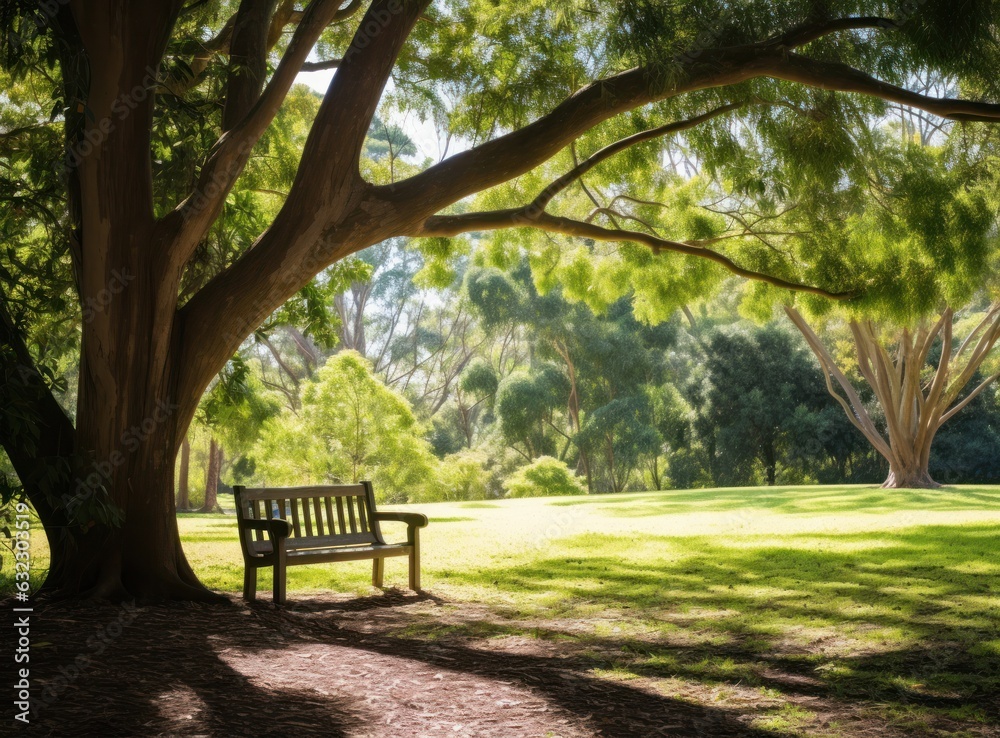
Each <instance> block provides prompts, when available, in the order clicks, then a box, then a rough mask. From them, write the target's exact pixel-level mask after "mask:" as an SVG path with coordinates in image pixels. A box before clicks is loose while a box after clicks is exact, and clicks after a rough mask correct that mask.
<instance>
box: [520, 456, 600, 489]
mask: <svg viewBox="0 0 1000 738" xmlns="http://www.w3.org/2000/svg"><path fill="white" fill-rule="evenodd" d="M504 489H505V490H506V491H507V496H508V497H547V496H550V495H582V494H585V493H586V491H587V489H586V487H585V486H584V485H583V484H582V483H581V482H580V480H578V479H577V478H576V476H575V475H574V474H573V472H572V471H571V470H570V468H569V467H568V466H566V464H565V463H563V462H562V461H559V459H554V458H552V457H551V456H539V457H538V458H537V459H535V460H534V461H532V462H531V463H530V464H528V465H527V466H524V467H521V468H520V469H518V470H517V471H516V472H515V473H514V474H513V475H512V476H511V477H510V478H509V479H508V480H507V481H506V482H504Z"/></svg>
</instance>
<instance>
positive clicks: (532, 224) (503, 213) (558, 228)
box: [409, 205, 856, 300]
mask: <svg viewBox="0 0 1000 738" xmlns="http://www.w3.org/2000/svg"><path fill="white" fill-rule="evenodd" d="M530 208H531V206H530V205H529V206H526V207H524V208H512V209H508V210H494V211H492V212H482V213H465V214H462V215H437V216H433V217H431V218H428V219H427V220H426V221H425V222H424V223H423V225H421V226H420V227H419V228H418V229H417V230H415V231H414V232H413V233H411V234H409V235H412V236H445V237H448V236H457V235H458V234H460V233H468V232H470V231H495V230H501V229H505V228H518V227H522V228H537V229H539V230H542V231H548V232H550V233H561V234H563V235H567V236H578V237H581V238H592V239H594V240H595V241H631V242H634V243H641V244H643V245H644V246H648V247H649V248H651V249H652V250H653V253H655V254H658V253H660V252H661V251H671V252H674V253H678V254H684V255H685V256H695V257H697V258H699V259H708V260H709V261H713V262H715V263H716V264H719V265H720V266H722V267H724V268H725V269H726V270H728V271H730V272H732V273H733V274H736V275H737V276H740V277H744V278H746V279H752V280H755V281H758V282H766V283H767V284H771V285H774V286H775V287H780V288H782V289H788V290H795V291H797V292H808V293H811V294H814V295H821V296H823V297H828V298H830V299H833V300H847V299H850V298H851V297H854V296H855V295H856V293H854V292H831V291H829V290H825V289H823V288H821V287H814V286H812V285H806V284H800V283H798V282H791V281H788V280H785V279H781V278H780V277H774V276H772V275H769V274H762V273H760V272H755V271H753V270H750V269H744V268H743V267H741V266H739V265H738V264H736V262H734V261H733V260H732V259H730V258H729V257H727V256H725V255H724V254H720V253H719V252H717V251H712V250H710V249H707V248H704V247H702V246H699V245H697V242H688V243H681V242H679V241H671V240H668V239H665V238H659V237H657V236H653V235H651V234H648V233H642V232H640V231H629V230H624V229H618V228H604V227H603V226H599V225H595V224H593V223H587V222H585V221H581V220H574V219H572V218H564V217H561V216H556V215H550V214H549V213H544V212H543V213H535V212H533V211H531V210H530Z"/></svg>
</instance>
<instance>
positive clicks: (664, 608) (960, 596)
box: [180, 487, 1000, 735]
mask: <svg viewBox="0 0 1000 738" xmlns="http://www.w3.org/2000/svg"><path fill="white" fill-rule="evenodd" d="M399 509H409V508H407V507H405V506H403V507H400V508H399ZM412 509H415V510H419V511H421V512H424V513H426V514H427V515H428V516H429V517H430V521H431V522H430V525H429V527H428V528H426V529H425V530H424V532H423V538H422V542H423V557H424V558H423V583H424V587H425V589H426V590H428V591H429V592H430V593H432V594H433V595H434V596H435V597H437V598H440V600H441V601H443V602H444V603H446V605H445V610H447V611H448V612H450V613H452V615H451V616H449V617H437V616H433V615H422V616H419V617H414V618H413V619H412V621H411V622H407V623H406V624H405V627H404V630H405V634H406V635H407V636H408V637H418V638H428V639H434V638H446V637H456V638H473V639H482V638H500V639H502V638H506V637H512V636H513V637H519V638H530V639H541V640H544V641H548V642H550V643H553V644H557V645H558V646H559V647H560V648H564V649H567V651H572V652H573V653H574V654H575V655H577V656H580V655H581V654H582V656H583V657H585V658H588V659H590V660H591V662H592V664H593V671H594V673H596V674H600V675H602V676H605V677H606V678H609V679H629V680H634V679H640V680H647V681H648V682H649V684H650V685H652V688H655V689H658V690H661V691H664V692H665V693H669V694H671V695H673V696H680V697H682V698H685V699H691V700H695V701H706V700H708V701H713V702H717V703H721V704H722V705H726V706H731V707H733V708H734V709H739V708H740V706H741V705H746V704H749V703H751V702H752V703H754V704H755V705H756V708H755V709H756V717H755V718H754V724H756V725H758V726H760V727H766V728H770V729H772V730H778V731H789V732H791V733H801V732H803V731H804V732H805V733H806V734H808V735H855V734H859V733H858V731H859V730H860V729H859V728H858V726H859V725H862V724H864V725H868V728H866V730H867V729H869V728H871V727H872V726H875V728H877V729H880V730H888V731H889V732H888V733H885V734H886V735H890V734H894V731H902V733H911V734H918V735H937V734H941V735H996V734H997V732H994V731H1000V706H998V705H997V698H996V695H997V694H1000V543H998V533H1000V488H981V487H980V488H974V487H959V488H949V489H945V490H935V491H887V490H881V489H877V488H872V487H798V488H792V487H788V488H754V489H723V490H694V491H675V492H657V493H642V494H627V495H615V496H590V497H572V498H566V497H562V498H541V499H521V500H504V501H495V502H494V501H491V502H467V503H438V504H423V505H418V506H414V507H413V508H412ZM180 529H181V535H182V538H183V540H184V546H185V551H186V552H187V554H188V557H189V559H190V561H191V563H192V565H193V566H194V568H195V571H196V572H197V573H198V575H199V576H200V577H201V578H202V581H204V582H205V583H206V584H207V585H208V586H210V587H213V588H216V589H221V590H227V591H238V590H239V589H240V588H241V584H242V570H243V569H242V560H241V556H240V551H239V545H238V543H237V540H236V537H235V529H236V525H235V521H234V519H233V518H232V517H229V516H223V515H183V516H181V518H180ZM385 532H386V534H387V537H389V538H392V537H393V535H399V536H401V535H402V530H401V528H400V529H395V528H390V527H389V526H388V525H387V526H385ZM369 576H370V564H369V563H368V562H358V563H351V564H333V565H321V566H300V567H293V568H291V569H290V570H289V581H288V587H289V597H290V599H291V600H293V601H294V599H295V597H296V595H297V594H299V595H305V593H307V592H310V591H328V590H333V591H336V592H340V593H354V594H358V595H362V594H365V595H367V594H371V593H372V589H371V587H370V580H369ZM405 582H406V574H405V559H394V560H393V559H390V560H388V561H387V564H386V584H387V585H397V586H400V587H403V586H405ZM258 587H259V589H260V590H261V591H265V594H264V596H265V597H266V596H267V594H266V590H269V589H270V582H269V576H268V572H262V573H261V575H260V580H259V583H258ZM463 609H465V610H468V611H469V613H470V614H468V615H467V616H462V613H463ZM852 726H853V727H852ZM879 726H882V727H881V728H879Z"/></svg>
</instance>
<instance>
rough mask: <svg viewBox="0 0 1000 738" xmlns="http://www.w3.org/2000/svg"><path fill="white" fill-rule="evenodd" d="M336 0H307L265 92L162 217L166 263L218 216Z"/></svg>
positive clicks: (181, 255) (184, 256) (189, 248)
mask: <svg viewBox="0 0 1000 738" xmlns="http://www.w3.org/2000/svg"><path fill="white" fill-rule="evenodd" d="M339 2H340V0H313V1H312V2H311V3H310V4H309V7H308V8H306V10H305V12H304V13H303V17H302V20H301V21H300V22H299V24H298V26H297V27H296V29H295V34H294V35H293V37H292V40H291V42H290V43H289V45H288V49H287V50H286V51H285V55H284V56H283V57H282V59H281V62H280V63H279V64H278V68H277V69H276V70H275V72H274V75H273V76H272V78H271V80H270V82H268V84H267V86H266V87H265V88H264V91H263V93H262V94H261V95H260V96H259V98H258V99H257V101H256V103H255V104H254V105H253V106H252V107H251V108H250V110H249V112H247V113H246V115H245V116H244V118H243V120H242V121H241V122H240V123H238V124H236V125H235V126H234V127H233V128H232V129H231V130H228V131H227V132H225V133H224V134H223V135H222V137H221V138H220V139H219V141H218V143H216V145H215V148H214V149H213V150H212V152H211V153H210V154H209V157H208V160H207V161H206V162H205V166H204V167H202V170H201V175H200V177H199V178H198V184H197V186H196V187H195V191H194V192H193V193H191V194H190V195H189V196H188V197H187V198H185V199H184V201H183V202H181V203H180V204H179V205H178V206H177V208H176V209H174V210H173V211H172V212H171V213H170V214H168V215H167V216H165V217H164V219H163V222H164V223H167V224H169V226H170V227H171V228H172V229H176V236H175V239H174V241H175V245H174V248H173V249H171V253H169V255H168V258H169V259H170V262H171V263H170V264H169V265H168V266H169V267H170V268H172V269H174V270H178V269H180V268H181V267H183V265H184V264H185V263H186V262H187V260H188V258H189V257H190V255H191V254H192V253H193V252H194V249H195V248H196V247H197V245H198V242H199V241H200V240H201V238H202V236H203V235H204V234H205V232H206V231H207V230H208V228H209V226H210V225H211V224H212V223H213V222H214V221H215V219H216V218H217V217H218V213H219V211H220V209H221V208H222V203H223V202H225V199H226V196H227V195H228V194H229V191H230V189H231V188H232V186H233V183H234V182H235V181H236V178H237V177H238V176H239V175H240V173H241V172H242V171H243V168H244V166H245V165H246V162H247V160H248V159H249V158H250V150H251V149H252V148H253V146H254V144H256V143H257V141H258V140H259V139H260V137H261V136H262V135H263V133H264V131H265V130H267V127H268V125H270V123H271V121H272V120H273V118H274V116H275V115H276V114H277V112H278V109H279V108H280V107H281V103H282V101H283V100H284V99H285V96H286V95H287V94H288V90H289V89H290V88H291V86H292V84H293V83H294V82H295V76H296V75H297V74H298V73H299V70H300V69H301V67H302V64H303V62H305V60H306V58H307V57H308V56H309V54H310V53H311V52H312V48H313V46H314V45H315V44H316V41H317V40H318V39H319V37H320V34H322V33H323V30H324V29H325V28H326V27H327V26H328V25H330V23H331V22H332V21H333V19H334V17H335V16H336V14H337V8H338V5H339Z"/></svg>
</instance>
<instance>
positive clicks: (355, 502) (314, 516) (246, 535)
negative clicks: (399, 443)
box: [233, 482, 384, 556]
mask: <svg viewBox="0 0 1000 738" xmlns="http://www.w3.org/2000/svg"><path fill="white" fill-rule="evenodd" d="M233 495H234V497H235V499H236V517H237V521H238V522H240V523H242V522H243V521H244V520H272V519H274V518H283V519H284V520H286V521H288V523H290V524H291V528H292V530H291V533H290V535H289V537H288V539H287V540H286V545H287V547H288V549H289V550H295V549H304V548H329V547H335V546H358V545H366V544H370V543H384V541H383V540H382V531H381V530H380V529H379V524H378V522H377V521H376V520H374V516H373V513H374V512H375V493H374V492H373V491H372V485H371V482H358V483H357V484H334V485H326V486H322V487H272V488H254V487H241V486H239V485H237V486H234V487H233ZM240 543H241V544H242V546H243V553H244V554H246V555H250V556H255V555H260V554H265V553H270V551H271V545H270V543H269V542H268V538H267V533H264V532H262V531H252V530H245V529H244V527H243V526H242V525H240Z"/></svg>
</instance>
